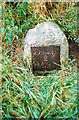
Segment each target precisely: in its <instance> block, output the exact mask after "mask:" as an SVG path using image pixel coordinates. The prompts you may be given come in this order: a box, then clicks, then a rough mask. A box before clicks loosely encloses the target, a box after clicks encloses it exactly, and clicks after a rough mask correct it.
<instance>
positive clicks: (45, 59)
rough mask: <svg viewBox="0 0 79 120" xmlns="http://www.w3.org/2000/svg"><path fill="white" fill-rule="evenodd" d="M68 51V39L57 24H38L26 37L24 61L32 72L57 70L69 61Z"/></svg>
mask: <svg viewBox="0 0 79 120" xmlns="http://www.w3.org/2000/svg"><path fill="white" fill-rule="evenodd" d="M68 51H69V47H68V41H67V38H66V36H65V34H64V33H63V32H62V30H61V28H60V27H59V26H58V25H57V24H56V23H55V22H43V23H41V24H38V25H36V27H35V28H33V29H30V30H29V31H28V33H27V35H26V37H25V46H24V59H25V60H26V61H27V64H28V66H30V67H31V68H32V70H53V69H55V67H56V66H60V65H59V64H61V65H62V62H63V61H64V60H66V59H68V54H69V53H68ZM54 65H56V66H54ZM48 66H49V67H48ZM57 68H58V67H57Z"/></svg>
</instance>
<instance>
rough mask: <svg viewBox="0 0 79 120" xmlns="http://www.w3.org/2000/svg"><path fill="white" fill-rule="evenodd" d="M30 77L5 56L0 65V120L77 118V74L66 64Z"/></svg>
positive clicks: (24, 70)
mask: <svg viewBox="0 0 79 120" xmlns="http://www.w3.org/2000/svg"><path fill="white" fill-rule="evenodd" d="M71 63H72V64H73V62H72V61H70V62H69V63H68V66H67V67H63V70H60V71H55V72H54V74H51V75H48V76H34V75H33V74H31V73H29V72H28V69H25V68H24V67H23V66H18V65H16V64H13V63H12V62H11V60H10V59H8V57H7V56H6V55H4V56H3V62H2V75H1V77H2V119H7V118H8V119H9V118H11V119H12V118H15V119H20V118H71V119H72V118H77V72H76V70H75V69H74V68H73V66H71V65H70V64H71Z"/></svg>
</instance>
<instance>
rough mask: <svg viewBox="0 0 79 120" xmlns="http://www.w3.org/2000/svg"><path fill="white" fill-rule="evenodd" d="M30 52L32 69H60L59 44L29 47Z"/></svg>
mask: <svg viewBox="0 0 79 120" xmlns="http://www.w3.org/2000/svg"><path fill="white" fill-rule="evenodd" d="M31 54H32V70H33V71H45V70H47V71H51V70H54V69H60V46H54V45H49V46H41V47H31Z"/></svg>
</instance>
